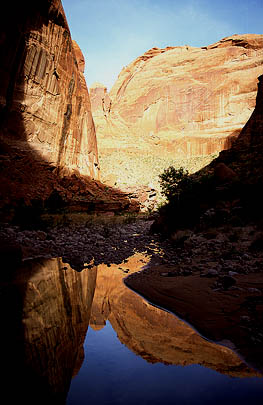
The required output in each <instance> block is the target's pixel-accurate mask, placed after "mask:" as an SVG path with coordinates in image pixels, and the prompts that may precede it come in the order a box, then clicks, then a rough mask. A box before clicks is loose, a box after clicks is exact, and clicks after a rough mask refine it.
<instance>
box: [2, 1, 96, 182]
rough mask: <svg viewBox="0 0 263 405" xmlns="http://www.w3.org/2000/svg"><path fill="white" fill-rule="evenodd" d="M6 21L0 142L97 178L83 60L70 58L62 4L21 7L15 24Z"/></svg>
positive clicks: (7, 16)
mask: <svg viewBox="0 0 263 405" xmlns="http://www.w3.org/2000/svg"><path fill="white" fill-rule="evenodd" d="M20 11H21V13H20ZM12 16H13V15H12ZM9 17H10V15H8V13H7V15H6V20H7V21H8V26H4V27H2V30H3V34H2V37H1V38H2V43H1V66H0V69H1V89H0V93H1V106H0V107H1V139H2V140H3V141H4V142H7V143H11V144H12V145H15V146H16V147H17V148H20V149H22V150H25V149H28V146H29V147H30V148H31V149H32V150H33V151H35V152H37V153H38V155H39V156H41V157H42V158H43V159H45V160H46V161H47V162H49V163H51V164H52V165H54V166H56V167H57V166H59V167H63V168H66V169H68V170H69V171H72V170H73V169H76V170H77V171H78V172H79V173H81V174H87V175H90V176H92V177H95V178H97V176H98V161H97V144H96V135H95V129H94V124H93V119H92V115H91V110H90V101H89V94H88V90H87V87H86V84H85V80H84V76H83V69H84V59H83V57H82V58H81V59H80V58H79V52H77V55H76V54H75V51H74V50H76V45H75V46H74V45H73V44H72V40H71V37H70V31H69V28H68V25H67V21H66V17H65V15H64V11H63V8H62V5H61V2H60V1H57V0H54V1H45V2H44V1H42V2H40V5H39V6H36V5H32V4H31V5H30V8H29V7H28V6H26V5H24V6H23V9H22V10H19V13H17V14H16V17H15V24H14V23H13V24H10V19H9ZM16 24H17V26H16ZM76 56H77V57H78V60H77V59H76ZM78 62H79V63H80V68H79V66H78Z"/></svg>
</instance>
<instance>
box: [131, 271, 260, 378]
mask: <svg viewBox="0 0 263 405" xmlns="http://www.w3.org/2000/svg"><path fill="white" fill-rule="evenodd" d="M224 280H225V282H227V280H228V279H227V277H226V276H225V278H223V277H221V278H220V277H218V276H209V277H202V276H201V275H200V274H198V273H197V272H193V273H192V274H191V275H188V276H180V275H176V274H175V273H174V272H173V269H172V268H171V267H169V268H167V267H166V266H155V267H152V268H148V269H146V270H145V271H142V272H140V273H136V274H133V275H131V276H128V277H127V278H126V280H125V284H126V285H127V286H128V287H130V288H131V289H133V290H134V291H136V292H138V293H140V294H141V295H142V296H143V297H145V298H146V299H148V300H149V301H150V302H152V303H154V304H156V305H158V306H160V307H162V308H165V309H167V310H170V311H171V312H173V313H175V314H176V315H178V316H179V317H180V318H182V319H183V320H185V321H187V322H189V323H190V324H191V325H192V326H193V327H194V328H195V329H196V330H197V331H198V332H199V333H200V334H201V335H203V336H204V337H205V338H207V339H209V340H212V341H215V342H219V343H222V344H224V345H226V346H228V347H230V348H232V349H234V350H236V351H237V352H238V353H239V354H240V356H241V357H243V358H244V359H245V360H246V361H247V362H248V363H249V364H251V365H252V366H254V367H255V368H257V369H259V370H261V372H262V370H263V363H262V354H263V350H262V343H263V326H262V325H263V322H262V321H263V295H262V291H263V273H250V274H236V275H235V278H234V279H233V280H234V285H231V286H230V285H229V286H227V285H223V283H224ZM230 280H231V277H229V280H228V282H230ZM232 282H233V281H232Z"/></svg>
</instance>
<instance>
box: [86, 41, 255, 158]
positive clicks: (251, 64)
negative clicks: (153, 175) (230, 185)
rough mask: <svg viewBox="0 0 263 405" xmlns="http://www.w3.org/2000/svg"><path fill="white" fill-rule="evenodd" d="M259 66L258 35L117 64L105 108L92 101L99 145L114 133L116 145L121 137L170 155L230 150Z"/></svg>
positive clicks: (251, 100) (156, 51)
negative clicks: (116, 138) (116, 74)
mask: <svg viewBox="0 0 263 405" xmlns="http://www.w3.org/2000/svg"><path fill="white" fill-rule="evenodd" d="M262 68H263V35H254V34H246V35H233V36H232V37H228V38H224V39H222V40H221V41H219V42H217V43H215V44H213V45H209V46H207V47H203V48H194V47H190V46H187V45H186V46H182V47H167V48H164V49H160V48H153V49H150V50H149V51H147V52H146V53H145V54H144V55H142V56H140V57H138V58H137V59H136V60H135V61H133V62H132V63H130V64H129V65H128V66H126V67H125V68H123V69H122V71H121V73H120V74H119V77H118V79H117V81H116V82H115V84H114V86H113V88H112V89H111V91H110V93H109V95H107V97H110V100H111V108H110V111H108V112H106V114H101V112H102V101H101V105H99V102H98V100H97V101H96V103H94V104H93V111H94V113H95V121H96V126H97V128H98V138H99V140H100V144H101V146H102V147H103V146H104V144H105V145H106V146H108V145H107V136H113V138H114V136H115V135H118V136H119V138H120V142H121V143H122V142H123V137H124V136H125V134H126V136H127V139H126V144H127V145H128V144H129V143H131V140H132V141H133V143H134V144H136V147H137V148H140V147H141V148H144V149H148V150H151V151H152V153H154V152H156V153H158V151H159V153H161V152H160V151H161V150H162V153H164V151H165V150H166V152H172V153H173V154H174V156H175V157H178V156H183V157H191V156H202V155H207V154H212V153H215V152H219V151H220V150H222V149H225V148H228V147H229V146H230V145H231V141H232V140H233V138H235V137H236V136H237V135H238V134H239V132H240V130H241V129H242V127H243V126H244V124H245V123H246V122H247V120H248V118H249V117H250V115H251V113H252V111H253V109H254V107H255V100H256V91H257V77H258V76H259V75H260V74H262ZM102 96H103V97H102V98H104V99H105V94H104V93H103V95H102ZM97 98H98V90H97ZM127 145H126V146H127ZM160 148H161V149H160Z"/></svg>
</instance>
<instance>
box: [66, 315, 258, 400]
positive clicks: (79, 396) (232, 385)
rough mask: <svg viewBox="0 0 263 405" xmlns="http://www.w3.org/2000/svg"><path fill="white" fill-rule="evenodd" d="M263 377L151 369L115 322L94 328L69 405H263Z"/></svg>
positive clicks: (199, 369)
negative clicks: (118, 332) (127, 343)
mask: <svg viewBox="0 0 263 405" xmlns="http://www.w3.org/2000/svg"><path fill="white" fill-rule="evenodd" d="M262 398H263V380H262V379H261V378H242V379H240V378H233V377H229V376H226V375H222V374H219V373H217V372H216V371H214V370H211V369H208V368H205V367H202V366H199V365H191V366H186V367H182V366H171V365H170V366H166V365H164V364H160V363H157V364H150V363H147V362H146V361H145V360H144V359H142V358H141V357H139V356H136V355H135V354H134V353H133V352H131V351H130V350H129V349H127V348H126V346H125V345H123V344H121V343H120V341H119V340H118V338H117V336H116V332H115V331H114V330H113V328H112V326H111V324H110V323H109V321H107V324H106V326H105V327H104V328H103V329H101V330H100V331H94V330H92V329H91V328H89V330H88V333H87V336H86V339H85V359H84V362H83V364H82V367H81V369H80V371H79V373H78V375H77V376H76V377H75V378H73V380H72V383H71V387H70V391H69V394H68V401H67V405H84V404H85V405H86V404H112V405H113V404H125V405H126V404H138V405H144V404H149V405H150V404H151V405H157V404H158V405H159V404H162V403H165V404H178V405H184V404H186V405H187V404H200V405H201V404H202V405H203V404H213V405H214V404H225V405H227V404H228V403H229V404H239V405H240V404H246V405H247V404H251V405H257V404H262Z"/></svg>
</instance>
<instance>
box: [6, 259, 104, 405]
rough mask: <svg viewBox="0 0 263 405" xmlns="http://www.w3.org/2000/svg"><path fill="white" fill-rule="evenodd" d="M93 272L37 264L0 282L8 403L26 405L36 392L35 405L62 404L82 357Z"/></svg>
mask: <svg viewBox="0 0 263 405" xmlns="http://www.w3.org/2000/svg"><path fill="white" fill-rule="evenodd" d="M65 268H67V270H65ZM11 270H12V269H11ZM11 270H10V269H8V271H9V272H11ZM96 271H97V270H96V268H95V267H94V268H93V269H90V270H88V271H83V272H82V273H78V272H76V271H74V270H73V269H71V268H70V267H69V266H68V265H66V264H65V263H63V262H62V260H61V259H49V260H43V259H41V260H40V259H39V260H35V261H28V262H27V264H24V265H23V266H21V267H20V268H19V269H18V270H17V271H16V272H15V273H14V274H13V277H12V280H10V283H9V282H7V281H6V280H5V282H3V280H2V278H3V276H2V277H1V280H0V285H1V296H0V298H1V307H2V308H5V314H4V316H2V327H3V332H2V334H1V341H2V343H3V345H1V358H2V368H3V369H4V373H5V378H4V384H3V387H5V386H6V387H10V386H12V385H13V386H14V387H15V389H14V390H12V389H11V390H10V392H9V398H13V395H14V396H15V395H18V396H21V398H23V399H25V400H26V403H29V404H31V403H34V401H36V397H35V395H36V392H37V391H38V394H37V395H38V396H37V402H38V403H41V404H42V403H52V404H53V403H58V404H60V403H65V402H64V401H65V398H66V395H67V392H68V389H69V386H70V382H71V378H72V376H73V375H74V374H76V373H77V372H78V370H79V368H80V366H81V364H82V361H83V358H84V350H83V343H84V339H85V335H86V332H87V328H88V324H89V318H90V311H91V305H92V299H93V294H94V289H95V284H96ZM14 364H15V366H14ZM31 400H34V401H32V402H31ZM45 401H47V402H45ZM50 401H51V402H50ZM10 402H12V401H10Z"/></svg>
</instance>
